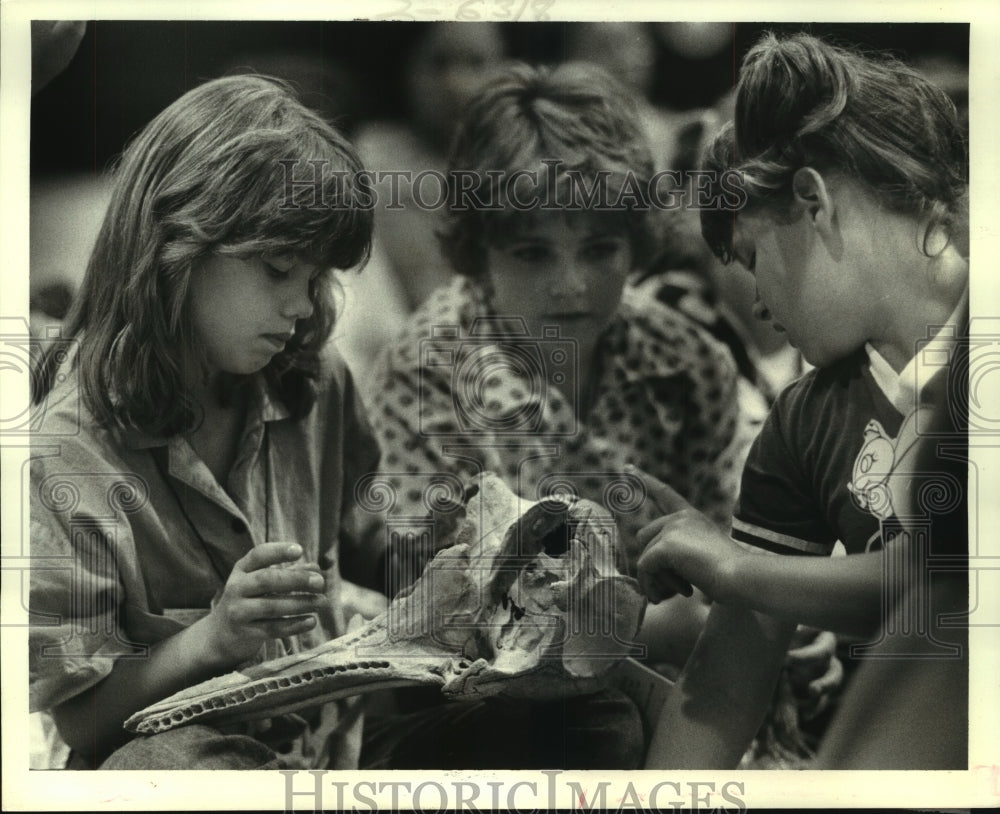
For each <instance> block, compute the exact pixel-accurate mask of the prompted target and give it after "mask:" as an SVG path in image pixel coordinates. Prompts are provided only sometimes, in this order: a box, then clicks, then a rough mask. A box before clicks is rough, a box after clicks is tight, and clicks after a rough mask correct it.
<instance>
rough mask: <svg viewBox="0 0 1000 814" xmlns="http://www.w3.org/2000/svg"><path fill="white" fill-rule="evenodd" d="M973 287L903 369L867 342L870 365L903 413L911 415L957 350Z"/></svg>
mask: <svg viewBox="0 0 1000 814" xmlns="http://www.w3.org/2000/svg"><path fill="white" fill-rule="evenodd" d="M968 301H969V289H968V288H966V289H965V292H964V293H963V294H962V297H961V298H960V299H959V302H958V305H956V306H955V309H954V310H953V311H952V312H951V316H949V317H948V320H947V322H945V323H944V325H940V326H931V329H929V331H928V333H930V330H932V329H933V328H934V327H936V328H937V330H936V331H934V333H933V335H932V336H931V338H930V339H929V340H928V341H927V342H926V343H924V342H921V345H920V349H919V350H918V351H917V353H916V355H914V357H913V358H912V359H910V361H909V362H907V363H906V366H905V367H904V368H903V369H902V370H901V371H900V372H899V373H896V371H895V370H894V369H893V367H892V365H890V364H889V362H888V361H886V359H885V357H884V356H882V354H881V353H879V352H878V351H877V350H875V348H874V347H873V346H872V345H871V343H869V342H866V343H865V352H866V353H867V354H868V367H869V370H870V371H871V374H872V378H873V379H874V380H875V384H876V385H878V388H879V390H881V391H882V393H883V394H884V395H885V397H886V398H887V399H888V400H889V403H890V404H892V406H893V407H895V408H896V410H898V411H899V413H900V414H901V415H904V416H905V415H909V414H910V413H912V412H913V410H914V409H916V407H917V406H918V404H919V396H920V394H921V393H922V392H923V390H924V388H925V387H926V386H927V383H928V382H929V381H930V380H931V378H932V377H933V376H934V374H936V373H938V372H939V371H940V370H941V368H942V367H943V366H945V365H947V364H948V363H949V361H950V360H951V358H952V354H953V352H954V346H955V343H956V342H957V341H958V338H959V336H960V332H961V320H962V316H963V314H964V313H965V311H966V309H967V308H968Z"/></svg>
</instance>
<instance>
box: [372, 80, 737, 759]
mask: <svg viewBox="0 0 1000 814" xmlns="http://www.w3.org/2000/svg"><path fill="white" fill-rule="evenodd" d="M448 169H449V173H448V175H449V181H450V182H451V183H452V184H453V185H454V186H453V188H452V189H451V190H450V192H451V201H450V202H451V208H450V210H449V212H448V222H447V227H446V229H445V231H444V233H443V234H442V236H441V241H442V247H443V250H444V252H445V255H446V257H447V258H448V260H449V261H450V264H451V267H452V270H453V271H455V272H457V274H456V276H455V277H454V279H453V281H452V282H451V283H450V284H448V285H446V286H444V287H442V288H439V289H438V290H437V291H435V292H434V293H433V294H431V296H430V297H429V298H428V299H427V300H426V301H425V302H424V303H423V305H422V306H421V307H420V308H419V309H418V310H417V311H416V312H415V313H414V314H413V315H412V317H411V318H410V320H409V321H408V322H407V324H406V325H405V326H404V327H403V329H402V331H401V333H400V335H399V336H398V338H397V339H396V340H395V341H394V342H393V343H392V344H391V345H390V346H389V347H388V348H387V349H386V351H385V352H384V353H383V354H382V356H381V357H380V359H379V362H378V365H377V367H376V371H375V382H374V387H373V389H372V393H373V409H372V413H371V415H372V423H373V427H374V429H375V431H376V434H377V436H378V438H379V441H380V444H381V446H382V448H383V450H384V453H385V454H384V457H383V460H382V467H383V469H384V470H385V471H384V477H385V478H386V479H388V480H389V481H390V482H391V483H392V485H393V487H394V490H395V501H396V502H395V508H394V513H395V514H396V515H398V516H399V517H400V518H404V517H416V518H419V517H421V516H424V515H426V514H427V511H428V504H427V502H426V500H427V499H426V495H427V494H428V493H429V492H430V489H429V487H430V485H431V484H433V483H434V482H435V480H438V481H440V480H441V479H447V478H449V477H451V478H454V477H455V476H457V477H459V478H471V477H474V476H475V475H477V474H478V473H479V472H482V471H489V470H491V471H493V472H495V473H496V474H497V475H498V476H499V477H501V478H503V479H504V480H505V482H506V483H507V485H508V486H509V487H510V488H511V489H512V490H514V491H515V492H516V493H518V494H519V495H521V496H523V497H524V498H526V499H529V500H538V499H539V498H540V497H542V496H544V495H545V494H547V493H548V491H547V490H549V489H556V490H559V489H563V488H567V487H568V488H569V489H570V490H571V491H573V492H574V493H575V494H577V495H579V496H581V497H584V498H588V499H591V500H594V501H596V502H597V503H599V504H603V505H607V506H608V507H609V508H610V509H612V511H614V512H615V514H616V515H617V516H618V517H619V518H620V524H621V526H622V529H623V530H624V531H625V534H626V539H627V534H628V533H629V532H630V531H633V530H634V529H635V528H638V527H639V526H640V525H642V523H643V522H644V521H645V522H648V521H649V520H651V519H652V518H653V517H655V516H656V513H657V512H656V510H655V507H652V506H647V505H644V504H643V500H642V495H641V494H638V490H635V493H634V494H633V497H634V498H635V500H634V503H632V505H624V506H623V505H619V504H617V503H616V502H615V501H616V498H615V497H612V496H613V495H619V496H620V493H619V492H618V491H616V489H617V487H616V486H615V484H619V485H621V481H622V477H623V476H622V472H623V469H624V467H625V466H626V465H627V464H634V465H635V466H637V467H639V468H640V469H641V470H643V471H648V472H650V473H652V474H654V475H655V476H656V477H657V478H660V479H662V480H665V481H667V482H669V483H671V484H674V485H675V487H676V488H677V489H678V490H679V491H681V492H682V493H683V494H684V495H685V496H687V497H688V499H690V500H691V501H692V502H693V503H694V504H695V505H697V506H698V507H700V508H701V509H702V510H703V511H705V512H707V513H708V514H709V515H711V516H712V517H714V518H718V519H719V521H720V522H722V521H723V520H725V519H726V518H728V516H729V513H730V512H731V509H732V501H733V499H734V497H735V488H736V473H737V472H738V470H739V466H740V465H741V463H742V454H743V453H744V452H745V449H746V446H747V444H748V443H749V437H748V432H747V429H748V428H747V425H746V424H745V423H744V421H743V418H742V416H741V415H740V413H739V409H738V405H737V399H736V387H737V377H736V370H735V365H734V363H733V361H732V358H731V357H730V356H729V354H728V352H727V351H726V350H725V349H724V348H723V346H722V345H721V344H719V343H717V342H715V341H714V340H713V339H712V338H711V337H710V336H709V335H708V334H707V333H706V332H705V331H703V330H702V329H701V328H699V327H698V326H696V325H695V324H694V323H693V322H691V321H689V320H688V319H687V318H685V317H684V316H683V315H681V314H680V313H677V312H674V311H672V310H670V309H668V308H666V307H665V306H663V305H661V304H659V303H657V302H655V301H652V300H651V299H648V298H643V297H642V296H641V295H639V294H638V293H637V292H635V291H634V290H633V289H632V288H631V286H630V285H629V284H628V279H629V277H630V275H631V273H632V272H633V270H635V269H637V268H640V267H641V266H642V265H643V264H644V263H645V262H646V260H647V259H648V258H649V256H650V254H651V251H652V249H653V247H654V245H655V243H656V225H655V224H656V220H655V216H656V213H655V212H654V211H653V210H652V208H651V207H650V205H649V202H648V201H647V200H644V197H645V196H646V194H647V191H648V190H649V185H650V182H651V179H652V178H653V175H654V167H653V159H652V155H651V152H650V149H649V147H648V145H647V143H646V141H645V136H644V135H643V131H642V128H641V124H640V121H639V119H638V117H637V115H636V111H635V107H634V103H633V101H632V99H631V97H630V96H629V95H628V93H627V92H626V91H625V90H624V89H623V88H622V87H620V86H619V85H618V83H617V82H616V81H615V80H613V79H612V78H611V76H610V75H609V74H607V73H606V72H605V71H603V70H602V69H600V68H598V67H596V66H592V65H588V64H585V63H567V64H564V65H561V66H558V67H555V68H551V69H550V68H532V67H529V66H526V65H513V66H510V67H508V68H507V69H505V70H504V71H503V72H502V73H500V74H499V75H498V76H497V77H496V79H495V80H494V81H492V82H491V83H490V84H488V85H487V86H486V87H485V88H484V89H483V90H482V91H481V92H480V93H479V94H478V95H477V96H476V97H475V98H474V99H473V100H472V101H471V102H470V103H469V105H468V106H467V107H466V109H465V111H464V113H463V116H462V119H461V121H460V123H459V129H458V132H457V136H456V140H455V143H454V145H453V148H452V153H451V156H450V159H449V167H448ZM630 484H631V485H634V484H635V480H634V479H633V480H632V481H628V480H627V479H626V483H625V484H624V486H625V489H626V491H627V490H628V488H629V486H630ZM624 502H625V503H628V502H629V499H626V500H625V501H624ZM398 522H402V521H398ZM440 522H442V521H441V519H439V520H438V523H440ZM397 527H398V526H397ZM418 532H419V529H418ZM413 537H414V539H417V540H419V539H421V537H420V534H419V533H418V534H415V535H413ZM403 541H404V535H402V534H400V536H399V540H398V542H399V543H400V544H399V546H395V545H393V543H390V555H391V557H392V559H391V563H393V565H394V569H393V570H394V573H395V574H396V577H395V584H394V585H393V589H395V588H397V587H399V586H400V585H405V584H407V583H408V582H409V581H410V580H412V579H415V578H416V576H417V575H418V574H419V572H420V570H421V568H422V565H423V561H424V559H425V558H426V557H428V556H430V555H432V554H433V550H432V549H433V542H432V541H430V540H428V539H427V537H426V536H424V538H423V541H424V543H423V544H424V548H423V549H421V546H420V545H417V546H410V545H407V544H405V543H404V542H403ZM623 548H625V546H623ZM414 549H415V550H414ZM622 567H623V568H625V567H626V566H625V565H624V564H623V566H622ZM662 610H663V612H662V613H660V614H657V616H658V621H659V624H658V625H657V626H655V630H652V632H650V633H649V634H648V636H649V638H650V640H652V641H655V642H656V645H657V646H656V652H657V656H658V657H659V658H660V659H661V660H663V661H672V663H676V664H681V663H683V655H681V654H682V653H683V652H684V651H685V647H686V644H687V643H690V642H693V639H694V637H695V636H696V635H697V631H698V629H700V628H699V626H700V624H701V621H702V619H703V614H704V605H702V604H701V603H700V602H698V601H694V602H690V603H685V602H679V603H676V607H674V608H673V609H668V608H666V607H664V608H663V609H662ZM650 627H651V628H653V627H654V626H653V625H651V626H650ZM424 700H425V701H426V702H427V703H428V704H430V708H429V709H421V710H418V711H415V712H413V713H411V715H412V718H411V719H410V720H409V721H408V723H407V726H408V727H413V728H414V729H415V731H417V732H419V733H420V737H419V739H414V738H410V737H404V738H398V737H396V738H395V739H394V740H393V742H392V743H389V744H385V745H384V748H380V747H383V744H381V743H380V738H379V737H378V733H379V729H380V724H379V722H375V721H372V723H373V729H372V732H373V737H372V739H371V741H369V740H368V738H367V737H366V751H365V753H364V754H363V761H364V762H365V763H368V762H369V761H370V763H371V765H373V766H380V765H382V766H386V767H398V768H412V769H421V768H464V767H468V766H472V765H475V766H485V767H488V768H545V767H563V768H581V769H629V768H635V767H636V766H638V765H639V762H640V760H641V756H642V751H643V736H642V726H641V722H640V721H639V719H638V717H637V711H636V709H635V707H634V705H633V704H632V702H631V701H630V700H629V699H628V698H627V697H626V696H624V695H623V694H622V693H621V692H620V691H617V690H608V691H606V692H604V693H599V694H597V695H595V696H583V697H580V698H573V699H569V700H567V701H565V702H554V703H548V704H535V705H531V706H530V708H524V707H523V706H516V705H512V704H500V703H498V702H496V701H494V700H488V701H484V702H476V703H475V704H473V705H449V706H447V707H444V708H442V706H441V705H440V704H438V703H435V699H433V698H431V699H422V700H421V701H419V702H418V703H422V702H423V701H424ZM473 726H474V727H475V729H476V731H482V732H491V733H497V734H496V735H495V736H494V737H491V738H489V739H479V738H470V737H468V736H467V735H466V734H464V733H467V732H469V731H471V730H472V728H473ZM381 728H382V730H383V731H385V732H386V733H395V734H397V735H398V733H399V731H400V730H399V722H398V721H397V722H393V721H387V722H385V724H384V726H383V727H381ZM499 733H506V734H505V735H504V736H503V737H501V735H500V734H499ZM512 733H523V735H524V737H522V738H520V739H518V743H519V748H518V750H517V751H513V750H511V749H510V747H509V744H510V743H511V741H512V739H511V737H510V735H511V734H512Z"/></svg>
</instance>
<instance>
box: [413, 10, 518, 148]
mask: <svg viewBox="0 0 1000 814" xmlns="http://www.w3.org/2000/svg"><path fill="white" fill-rule="evenodd" d="M503 57H504V43H503V39H502V38H501V35H500V29H499V28H498V27H497V26H496V25H495V24H493V23H435V24H434V25H432V26H430V28H429V29H428V30H427V32H426V33H425V34H424V36H423V39H422V40H421V41H420V42H419V43H418V44H417V46H416V49H415V51H414V53H413V56H412V59H411V61H410V64H409V66H408V69H407V83H408V86H409V94H410V101H411V103H412V104H413V106H414V107H413V111H412V116H413V121H414V123H415V124H416V126H417V127H418V128H419V129H420V130H421V131H422V132H423V134H424V135H425V136H426V137H427V138H429V139H430V140H431V141H433V142H435V143H436V144H437V146H439V147H440V148H441V149H442V150H444V149H446V148H447V146H448V143H449V141H450V139H451V132H452V129H453V128H454V126H455V123H456V121H457V118H458V113H459V111H460V110H461V109H462V108H463V107H464V106H465V103H466V102H467V101H468V100H469V99H470V98H471V97H472V96H474V95H475V94H476V93H477V92H478V91H479V89H480V88H481V87H482V85H483V83H484V82H485V81H486V80H487V79H489V77H490V72H491V70H492V69H493V68H495V67H496V66H497V65H498V64H499V63H500V62H501V60H502V59H503Z"/></svg>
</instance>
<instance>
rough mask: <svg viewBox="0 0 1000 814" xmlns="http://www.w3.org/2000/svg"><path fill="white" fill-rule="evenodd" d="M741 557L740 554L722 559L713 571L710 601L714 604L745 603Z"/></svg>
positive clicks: (741, 554) (742, 555)
mask: <svg viewBox="0 0 1000 814" xmlns="http://www.w3.org/2000/svg"><path fill="white" fill-rule="evenodd" d="M743 557H744V554H743V553H742V552H740V553H736V554H734V555H733V556H731V557H725V558H724V559H722V560H721V561H720V562H719V564H718V567H717V568H716V569H715V574H714V579H713V581H712V582H713V584H712V594H711V596H712V599H713V600H714V601H716V602H723V603H726V604H730V605H732V604H742V603H743V602H745V599H746V598H745V596H743V593H744V592H743V587H744V586H745V584H746V583H745V581H744V579H743V576H744V574H743Z"/></svg>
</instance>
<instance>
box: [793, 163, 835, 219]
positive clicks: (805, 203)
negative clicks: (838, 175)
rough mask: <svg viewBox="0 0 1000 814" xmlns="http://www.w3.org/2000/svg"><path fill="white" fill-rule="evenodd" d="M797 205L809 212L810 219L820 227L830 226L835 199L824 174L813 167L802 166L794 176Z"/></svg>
mask: <svg viewBox="0 0 1000 814" xmlns="http://www.w3.org/2000/svg"><path fill="white" fill-rule="evenodd" d="M792 194H793V196H794V199H795V205H796V206H797V207H798V208H800V210H801V211H803V212H808V213H809V219H810V220H811V221H812V222H813V223H814V224H815V225H816V226H819V227H829V225H830V223H831V222H832V216H833V208H832V207H833V200H832V198H831V197H830V190H829V188H828V187H827V184H826V181H825V180H824V178H823V176H822V175H821V174H820V173H819V172H818V171H817V170H815V169H813V168H812V167H800V168H799V169H797V170H796V171H795V175H794V176H793V177H792Z"/></svg>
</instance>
